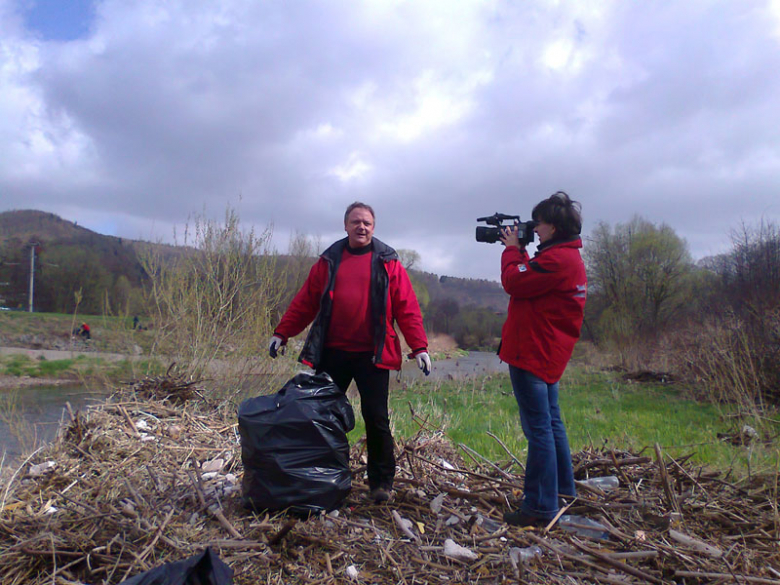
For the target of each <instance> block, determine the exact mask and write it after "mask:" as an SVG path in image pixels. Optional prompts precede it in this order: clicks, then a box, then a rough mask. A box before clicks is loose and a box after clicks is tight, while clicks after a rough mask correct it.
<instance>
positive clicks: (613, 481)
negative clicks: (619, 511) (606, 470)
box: [580, 475, 620, 492]
mask: <svg viewBox="0 0 780 585" xmlns="http://www.w3.org/2000/svg"><path fill="white" fill-rule="evenodd" d="M580 483H582V484H585V485H589V486H591V487H594V488H598V489H600V490H601V491H604V492H608V491H611V490H614V489H617V487H618V486H619V485H620V481H619V480H618V478H617V477H615V476H614V475H608V476H606V477H591V478H590V479H584V480H582V481H581V482H580Z"/></svg>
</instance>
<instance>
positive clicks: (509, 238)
mask: <svg viewBox="0 0 780 585" xmlns="http://www.w3.org/2000/svg"><path fill="white" fill-rule="evenodd" d="M500 239H501V242H502V243H503V244H504V245H505V246H506V247H507V248H508V247H509V246H514V247H515V248H520V249H521V250H522V248H523V247H522V246H521V245H520V238H519V237H518V235H517V226H516V225H513V226H507V227H505V228H503V229H502V230H501V238H500Z"/></svg>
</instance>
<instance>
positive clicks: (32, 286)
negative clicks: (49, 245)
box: [30, 242, 40, 313]
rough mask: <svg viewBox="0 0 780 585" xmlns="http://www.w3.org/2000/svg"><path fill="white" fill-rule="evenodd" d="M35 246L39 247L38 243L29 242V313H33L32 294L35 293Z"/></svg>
mask: <svg viewBox="0 0 780 585" xmlns="http://www.w3.org/2000/svg"><path fill="white" fill-rule="evenodd" d="M35 246H40V244H39V243H38V242H31V245H30V313H32V312H33V298H34V297H33V293H34V291H35Z"/></svg>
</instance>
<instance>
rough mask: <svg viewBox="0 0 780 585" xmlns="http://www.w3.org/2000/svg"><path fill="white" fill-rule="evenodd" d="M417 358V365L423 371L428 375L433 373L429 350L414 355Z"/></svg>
mask: <svg viewBox="0 0 780 585" xmlns="http://www.w3.org/2000/svg"><path fill="white" fill-rule="evenodd" d="M414 357H415V358H416V359H417V366H418V367H419V368H420V369H421V370H422V371H423V374H425V375H426V376H427V375H429V374H430V373H431V356H429V355H428V352H427V351H422V352H420V353H418V354H417V355H416V356H414Z"/></svg>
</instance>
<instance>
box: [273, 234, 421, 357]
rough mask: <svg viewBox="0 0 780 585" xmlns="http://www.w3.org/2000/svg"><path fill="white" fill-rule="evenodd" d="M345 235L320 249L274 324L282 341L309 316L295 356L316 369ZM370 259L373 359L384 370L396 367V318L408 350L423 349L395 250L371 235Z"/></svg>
mask: <svg viewBox="0 0 780 585" xmlns="http://www.w3.org/2000/svg"><path fill="white" fill-rule="evenodd" d="M346 245H347V238H344V239H342V240H339V241H338V242H336V243H335V244H333V245H332V246H330V247H329V248H328V249H327V250H325V252H323V253H322V255H321V256H320V258H319V260H317V262H316V263H315V264H314V266H312V268H311V271H310V272H309V276H308V278H307V279H306V282H304V283H303V286H302V287H301V290H300V291H298V294H297V295H295V298H294V299H293V300H292V302H291V303H290V306H289V307H288V308H287V312H285V314H284V316H283V317H282V320H281V322H280V323H279V325H278V327H277V328H276V329H275V331H274V334H276V335H279V336H280V337H281V338H282V340H283V341H284V342H287V339H288V338H290V337H294V336H296V335H298V334H299V333H300V332H301V331H303V330H304V329H305V328H306V326H307V325H309V323H311V322H312V321H314V324H313V325H312V327H311V329H310V330H309V334H308V336H307V337H306V342H305V343H304V346H303V350H301V355H300V356H299V357H298V360H299V361H300V362H302V363H304V364H306V365H307V366H309V367H311V368H314V369H315V370H316V369H317V367H318V366H319V363H320V359H321V357H322V349H323V347H324V345H325V335H326V334H327V331H328V325H329V323H330V313H331V307H332V303H333V298H332V295H333V286H334V283H335V280H336V278H335V274H336V271H337V270H338V268H339V263H340V262H341V254H342V252H343V251H344V248H345V247H346ZM373 246H374V251H373V257H372V260H371V284H370V293H369V294H370V295H371V301H372V302H371V316H370V318H371V321H372V328H373V337H374V363H375V364H376V366H377V367H378V368H383V369H387V370H400V369H401V357H402V356H401V340H400V339H399V337H398V334H397V333H396V331H395V326H394V323H395V322H398V325H399V327H400V328H401V332H402V333H403V334H404V339H406V343H408V344H409V347H410V348H412V355H416V354H418V353H420V352H423V351H427V350H428V338H427V336H426V335H425V330H424V329H423V320H422V314H421V312H420V305H419V304H418V303H417V296H416V295H415V294H414V289H413V288H412V284H411V282H410V281H409V275H407V274H406V270H405V269H404V267H403V265H402V264H401V262H400V261H399V260H398V254H396V252H395V250H393V248H391V247H390V246H388V245H386V244H384V243H382V242H381V241H380V240H378V239H376V238H374V239H373Z"/></svg>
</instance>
